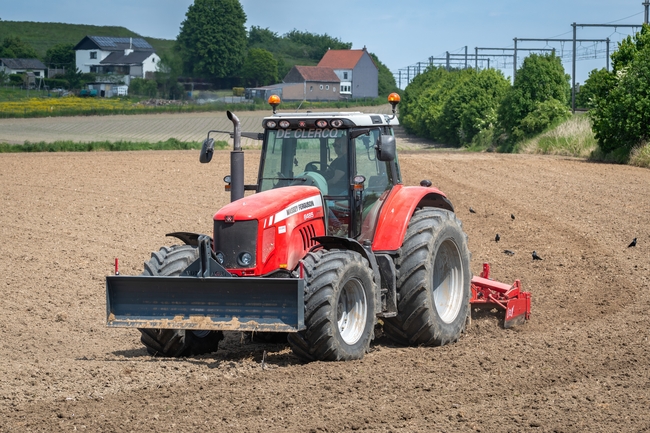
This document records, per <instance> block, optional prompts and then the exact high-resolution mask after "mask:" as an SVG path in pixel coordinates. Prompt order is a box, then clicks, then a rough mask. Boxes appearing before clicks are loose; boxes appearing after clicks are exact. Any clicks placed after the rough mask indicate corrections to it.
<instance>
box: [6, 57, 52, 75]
mask: <svg viewBox="0 0 650 433" xmlns="http://www.w3.org/2000/svg"><path fill="white" fill-rule="evenodd" d="M46 69H47V67H46V66H45V65H44V64H43V63H42V62H41V61H40V60H38V59H6V58H3V59H0V71H4V72H5V73H6V74H22V73H23V72H33V73H34V76H36V77H45V70H46Z"/></svg>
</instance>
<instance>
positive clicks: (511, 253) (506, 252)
mask: <svg viewBox="0 0 650 433" xmlns="http://www.w3.org/2000/svg"><path fill="white" fill-rule="evenodd" d="M503 252H504V254H507V255H509V256H514V255H515V252H514V251H510V250H503Z"/></svg>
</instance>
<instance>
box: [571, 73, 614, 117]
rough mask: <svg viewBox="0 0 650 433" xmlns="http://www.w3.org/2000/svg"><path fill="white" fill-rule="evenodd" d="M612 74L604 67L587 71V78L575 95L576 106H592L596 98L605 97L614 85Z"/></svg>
mask: <svg viewBox="0 0 650 433" xmlns="http://www.w3.org/2000/svg"><path fill="white" fill-rule="evenodd" d="M615 82H616V80H615V79H614V74H613V73H611V72H609V71H607V70H606V69H605V68H602V69H594V70H593V71H591V72H589V78H587V80H586V81H585V83H584V84H583V85H582V86H581V87H580V91H579V92H578V94H577V95H576V107H579V108H590V109H591V108H594V107H595V104H596V100H597V99H598V98H601V99H602V98H605V97H607V95H608V94H609V92H610V90H612V88H613V87H614V84H615Z"/></svg>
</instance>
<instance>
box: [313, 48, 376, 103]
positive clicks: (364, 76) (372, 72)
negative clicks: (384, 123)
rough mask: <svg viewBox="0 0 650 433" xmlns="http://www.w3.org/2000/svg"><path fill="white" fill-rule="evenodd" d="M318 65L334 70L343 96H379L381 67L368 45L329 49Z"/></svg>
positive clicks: (353, 97)
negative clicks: (360, 47) (361, 47)
mask: <svg viewBox="0 0 650 433" xmlns="http://www.w3.org/2000/svg"><path fill="white" fill-rule="evenodd" d="M318 66H319V67H322V68H331V69H333V70H334V73H335V74H336V75H337V76H338V78H339V80H340V83H341V84H340V85H341V92H340V93H341V96H344V97H348V98H352V99H358V98H376V97H378V96H379V69H378V68H377V65H375V62H374V60H373V59H372V57H370V54H368V50H367V49H366V47H363V49H361V50H328V51H327V52H326V53H325V55H324V56H323V58H322V59H321V61H320V62H319V63H318Z"/></svg>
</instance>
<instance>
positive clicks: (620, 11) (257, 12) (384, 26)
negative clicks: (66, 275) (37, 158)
mask: <svg viewBox="0 0 650 433" xmlns="http://www.w3.org/2000/svg"><path fill="white" fill-rule="evenodd" d="M2 3H3V5H2V7H1V8H0V19H2V20H8V21H43V22H62V23H74V24H93V25H111V26H123V27H127V28H128V29H130V30H132V31H135V32H137V33H139V34H141V35H143V36H151V37H156V38H163V39H175V38H176V36H177V35H178V32H179V28H180V25H181V22H182V21H183V20H184V19H185V13H186V12H187V8H188V6H189V5H190V4H191V3H192V1H191V0H112V1H108V2H107V1H105V0H104V1H100V0H58V1H52V0H31V1H9V0H6V1H5V0H3V2H2ZM642 3H643V0H535V1H533V0H518V1H516V0H492V1H489V0H480V1H479V0H457V1H444V2H443V1H436V0H399V1H398V0H394V1H387V0H364V1H360V0H356V1H355V0H328V1H309V0H276V1H269V0H241V4H242V6H243V8H244V12H245V13H246V16H247V18H248V20H247V23H246V26H247V27H250V26H259V27H262V28H269V29H270V30H272V31H274V32H276V33H278V34H280V35H282V34H284V33H286V32H289V31H291V30H293V29H297V30H301V31H309V32H312V33H317V34H323V33H327V34H328V35H330V36H333V37H336V38H339V39H340V40H342V41H343V42H351V43H352V46H353V48H363V47H364V46H366V47H367V48H368V50H369V51H370V52H373V53H375V54H376V55H377V56H378V57H379V60H381V61H382V62H383V63H384V64H385V65H387V66H388V68H389V69H390V70H391V71H392V72H394V73H395V74H397V72H398V71H399V70H402V76H403V78H404V79H405V78H406V75H407V68H408V70H409V71H410V74H413V71H414V70H415V69H416V67H417V65H418V62H420V68H422V69H424V67H425V66H426V64H428V62H429V59H430V58H431V57H434V58H443V57H446V52H447V51H449V52H450V53H451V54H452V56H451V58H455V59H458V61H460V62H461V64H464V61H465V58H464V53H465V47H466V46H467V50H468V53H469V54H470V55H474V53H475V47H479V48H502V47H505V48H512V47H513V46H514V42H513V38H515V37H516V38H518V39H522V38H533V39H542V38H554V37H555V38H560V39H570V38H572V34H573V32H572V27H571V23H574V22H576V23H578V24H640V23H642V22H643V20H644V6H643V5H642ZM1 25H2V22H0V26H1ZM637 30H638V29H637ZM631 32H632V29H630V28H623V27H619V28H614V27H601V28H598V27H585V28H578V30H577V38H578V39H607V38H610V40H612V45H611V46H612V49H614V48H615V47H616V44H615V43H614V42H616V41H620V40H621V38H623V37H624V36H626V35H628V34H630V33H631ZM517 45H518V47H519V48H555V49H556V50H557V51H556V52H557V53H558V54H563V55H565V56H566V57H567V58H566V61H565V69H566V71H567V73H569V74H570V73H571V69H572V67H571V55H570V54H571V47H572V44H571V43H568V42H565V43H562V42H549V43H546V42H524V41H518V42H517ZM605 45H606V44H605V43H598V44H596V46H594V43H591V42H590V43H587V42H585V43H579V44H578V50H577V53H578V54H579V55H580V56H582V57H585V56H586V57H591V58H592V59H591V60H582V61H578V62H577V71H576V79H577V81H578V82H583V81H584V79H586V77H587V74H588V72H589V71H590V70H591V69H593V68H602V67H605V66H606V60H605V51H606V46H605ZM453 54H456V56H454V55H453ZM459 54H460V55H461V56H458V55H459ZM479 54H481V55H487V54H512V51H507V50H506V51H498V50H496V51H495V50H481V51H479ZM522 54H523V52H522ZM595 57H599V58H595ZM473 61H474V60H473V58H470V61H469V63H470V66H472V65H473ZM521 61H522V58H519V60H518V63H519V64H521ZM442 62H443V63H444V61H442ZM505 62H507V64H504V63H505ZM479 66H482V67H485V66H487V60H484V61H483V62H482V64H479ZM490 66H491V67H494V66H497V67H498V68H499V69H502V70H503V71H504V74H505V75H506V76H511V75H512V59H511V58H506V57H496V56H494V57H492V58H491V59H490ZM409 67H410V68H409ZM403 84H405V82H404V83H403Z"/></svg>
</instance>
